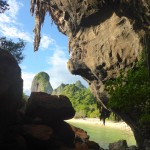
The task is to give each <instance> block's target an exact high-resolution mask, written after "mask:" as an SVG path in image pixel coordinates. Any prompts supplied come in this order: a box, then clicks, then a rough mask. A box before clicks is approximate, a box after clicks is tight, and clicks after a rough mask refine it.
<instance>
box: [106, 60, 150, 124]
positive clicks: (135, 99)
mask: <svg viewBox="0 0 150 150" xmlns="http://www.w3.org/2000/svg"><path fill="white" fill-rule="evenodd" d="M106 90H108V93H109V95H110V99H109V103H108V105H109V107H110V108H112V109H115V110H121V112H122V113H129V112H133V111H135V112H136V115H137V117H138V118H139V123H140V124H147V123H150V77H149V72H148V69H147V67H145V65H144V61H143V60H142V61H141V62H140V63H138V64H137V65H136V66H135V67H134V68H133V69H130V70H129V71H128V72H127V73H125V72H123V71H122V72H121V74H120V76H119V77H118V78H116V79H115V80H110V81H107V83H106Z"/></svg>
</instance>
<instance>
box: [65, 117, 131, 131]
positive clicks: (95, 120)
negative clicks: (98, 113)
mask: <svg viewBox="0 0 150 150" xmlns="http://www.w3.org/2000/svg"><path fill="white" fill-rule="evenodd" d="M67 122H68V123H69V122H70V123H71V122H75V123H86V124H95V125H99V126H104V125H103V122H102V121H100V119H99V118H84V119H82V118H80V119H75V118H73V119H70V120H67ZM105 126H107V127H110V128H119V129H122V130H128V131H131V128H130V127H129V126H128V125H127V124H126V123H125V122H123V121H122V122H114V121H109V120H106V122H105Z"/></svg>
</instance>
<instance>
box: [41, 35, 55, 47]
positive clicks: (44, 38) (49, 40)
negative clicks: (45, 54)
mask: <svg viewBox="0 0 150 150" xmlns="http://www.w3.org/2000/svg"><path fill="white" fill-rule="evenodd" d="M54 44H55V40H54V39H52V38H51V37H50V36H47V35H44V36H42V38H41V41H40V47H41V49H47V48H48V47H49V46H50V45H54Z"/></svg>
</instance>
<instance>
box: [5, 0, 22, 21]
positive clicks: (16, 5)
mask: <svg viewBox="0 0 150 150" xmlns="http://www.w3.org/2000/svg"><path fill="white" fill-rule="evenodd" d="M8 4H9V7H10V9H9V11H7V12H6V14H8V16H10V17H11V18H12V19H16V15H17V14H18V11H19V9H20V8H21V7H22V6H23V4H22V3H20V2H17V1H16V0H8Z"/></svg>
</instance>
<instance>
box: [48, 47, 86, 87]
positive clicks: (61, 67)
mask: <svg viewBox="0 0 150 150" xmlns="http://www.w3.org/2000/svg"><path fill="white" fill-rule="evenodd" d="M67 61H68V58H67V57H66V54H65V52H64V51H62V50H60V49H57V50H55V53H54V54H53V55H52V56H51V57H49V58H48V64H49V65H50V68H49V69H48V70H46V72H47V73H48V74H49V76H50V83H51V85H52V87H53V89H55V88H57V87H58V86H59V85H60V84H61V83H64V84H71V83H75V82H76V81H77V80H80V81H81V82H82V84H84V85H85V86H88V84H87V82H86V81H85V80H83V79H82V78H81V77H80V76H75V75H72V74H71V73H70V72H69V70H68V68H67Z"/></svg>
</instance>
